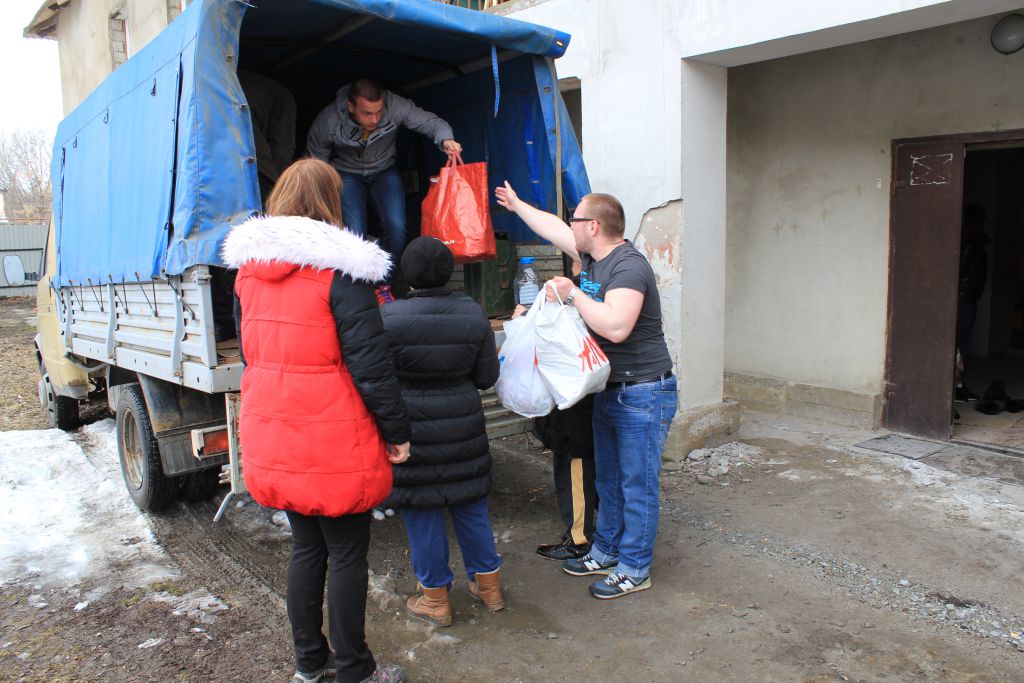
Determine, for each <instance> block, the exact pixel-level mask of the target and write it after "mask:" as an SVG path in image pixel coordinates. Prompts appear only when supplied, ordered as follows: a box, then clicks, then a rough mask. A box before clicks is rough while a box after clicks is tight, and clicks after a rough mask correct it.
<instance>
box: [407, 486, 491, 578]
mask: <svg viewBox="0 0 1024 683" xmlns="http://www.w3.org/2000/svg"><path fill="white" fill-rule="evenodd" d="M445 510H448V513H449V514H450V515H451V516H452V526H453V527H455V538H457V539H458V541H459V548H460V549H461V550H462V562H463V564H465V566H466V575H467V576H469V580H470V581H473V580H474V577H475V576H476V574H477V572H479V573H481V574H489V573H490V572H493V571H495V570H496V569H498V567H500V566H501V558H500V557H499V556H498V552H497V550H495V547H494V532H493V531H491V519H490V517H489V515H488V512H487V498H486V497H484V498H481V499H480V500H478V501H475V502H472V503H463V504H461V505H448V506H447V507H440V508H430V509H427V510H413V509H403V510H402V521H403V522H404V523H405V533H406V534H407V535H408V536H409V555H410V558H411V559H412V570H413V572H414V573H415V574H416V578H417V579H418V580H419V582H420V584H421V585H422V586H424V587H425V588H440V587H441V586H448V585H450V584H451V582H452V579H453V576H452V570H451V567H449V566H448V530H447V528H446V527H445V522H444V511H445Z"/></svg>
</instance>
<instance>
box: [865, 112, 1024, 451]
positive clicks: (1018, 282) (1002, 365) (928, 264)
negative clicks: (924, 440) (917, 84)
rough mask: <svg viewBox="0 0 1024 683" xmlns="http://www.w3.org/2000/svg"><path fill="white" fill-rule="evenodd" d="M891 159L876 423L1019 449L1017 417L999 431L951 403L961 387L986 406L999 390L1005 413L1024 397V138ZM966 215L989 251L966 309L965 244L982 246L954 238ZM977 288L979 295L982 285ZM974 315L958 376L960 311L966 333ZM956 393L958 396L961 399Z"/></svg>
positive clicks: (911, 151)
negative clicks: (968, 317)
mask: <svg viewBox="0 0 1024 683" xmlns="http://www.w3.org/2000/svg"><path fill="white" fill-rule="evenodd" d="M892 150H893V181H892V200H891V217H892V218H891V220H892V224H891V241H890V271H889V272H890V277H889V311H888V329H887V353H886V368H885V375H886V376H885V393H884V396H883V402H884V403H883V418H882V419H883V424H884V425H885V426H886V427H888V428H890V429H893V430H895V431H900V432H904V433H908V434H915V435H919V436H925V437H931V438H938V439H949V438H953V439H957V440H961V439H962V440H967V441H970V442H972V443H981V444H986V445H994V446H998V447H1003V448H1016V447H1018V446H1019V447H1021V448H1022V449H1024V412H1021V413H1020V414H1017V413H1007V415H1013V416H1015V417H1013V418H1010V417H1005V416H1004V417H1003V418H1002V420H1003V422H1000V423H999V425H998V426H996V425H995V423H994V422H992V421H991V420H990V418H991V417H992V416H989V415H986V414H985V413H982V412H978V411H977V410H976V403H977V402H975V401H970V402H956V403H955V402H954V398H955V396H954V388H955V385H956V383H957V380H958V379H960V380H962V381H963V384H964V385H965V386H966V387H968V388H970V387H971V384H972V383H974V384H975V385H976V386H977V388H976V389H974V391H977V392H978V393H979V394H982V395H983V394H984V392H985V390H986V389H988V388H989V385H990V384H991V383H992V382H993V380H997V379H999V380H1003V381H1004V385H1003V386H1005V387H1006V390H1005V392H1004V393H1000V394H999V399H1000V400H1002V402H1003V406H1002V407H1003V408H1004V410H1003V411H1001V412H1004V413H1005V412H1006V411H1005V407H1006V404H1007V400H1008V399H1010V398H1015V397H1014V396H1013V393H1014V392H1017V393H1018V394H1019V395H1020V396H1021V398H1024V201H1022V199H1021V197H1022V196H1024V193H1022V192H1021V185H1022V183H1024V131H1007V132H1003V133H985V134H968V135H952V136H943V137H938V138H927V139H913V140H896V141H894V142H893V147H892ZM967 206H971V207H972V208H971V210H970V213H972V214H974V215H975V216H977V213H978V211H979V210H980V211H982V212H983V214H984V218H983V219H982V221H981V223H980V230H981V233H980V234H983V235H984V237H983V238H982V239H983V240H987V243H985V244H984V245H983V248H982V252H983V256H982V261H983V263H982V267H983V268H984V271H985V272H984V273H983V274H982V279H981V280H980V282H981V288H982V289H981V291H980V292H978V291H975V293H974V295H973V298H970V304H969V305H967V306H965V305H964V304H963V299H964V295H963V289H964V288H963V282H962V281H961V278H960V275H961V256H962V255H964V256H968V255H969V254H970V253H971V250H968V249H967V248H966V245H967V244H968V243H972V244H974V245H975V246H977V242H976V239H977V235H975V238H974V241H962V239H961V238H962V236H963V235H964V229H963V226H964V215H965V207H967ZM977 222H978V221H975V223H977ZM973 251H974V253H975V256H976V253H977V249H974V250H973ZM975 260H977V259H975ZM974 280H975V283H976V284H975V286H974V289H975V290H977V289H978V287H977V283H978V282H979V280H978V277H977V275H976V276H975V278H974ZM971 308H975V309H976V312H977V315H976V317H975V321H974V325H973V327H972V329H970V330H969V331H970V334H969V335H968V336H967V337H964V336H963V334H961V337H962V339H969V342H966V343H965V342H964V341H961V344H963V345H964V346H966V347H968V356H967V358H966V363H965V365H964V372H963V376H960V375H958V374H957V370H956V366H955V359H956V348H957V329H958V312H959V313H960V316H961V319H960V321H959V322H960V326H961V333H963V329H962V327H963V322H964V320H963V314H964V312H965V311H967V310H969V309H971ZM1018 361H1019V362H1018ZM956 394H957V395H956V398H964V397H965V396H964V392H963V390H961V391H959V392H956ZM990 394H991V392H990ZM990 398H991V396H990ZM985 405H986V406H988V407H991V405H990V404H985ZM1011 405H1013V404H1011ZM1019 407H1021V408H1024V401H1022V402H1021V405H1020V406H1019ZM976 415H977V416H983V417H977V418H976V417H975V416H976ZM954 418H958V419H954ZM1018 418H1020V420H1018ZM1018 422H1020V425H1019V431H1018V429H1017V427H1018V424H1017V423H1018ZM1011 431H1012V432H1013V433H1012V434H1010V433H1009V432H1011ZM1018 435H1019V438H1018ZM1011 441H1012V442H1013V443H1010V442H1011Z"/></svg>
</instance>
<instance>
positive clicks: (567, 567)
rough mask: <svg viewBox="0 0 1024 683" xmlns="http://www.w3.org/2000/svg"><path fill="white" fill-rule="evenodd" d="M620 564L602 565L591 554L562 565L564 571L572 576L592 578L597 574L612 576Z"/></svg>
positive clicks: (572, 558)
mask: <svg viewBox="0 0 1024 683" xmlns="http://www.w3.org/2000/svg"><path fill="white" fill-rule="evenodd" d="M617 564H618V562H612V563H611V564H601V563H600V562H598V561H597V560H595V559H594V558H593V557H591V556H590V553H587V554H586V555H584V556H583V557H571V558H569V559H568V560H566V561H565V562H563V563H562V571H563V572H565V573H566V574H571V575H572V576H591V575H596V574H610V573H611V571H612V570H613V569H615V565H617Z"/></svg>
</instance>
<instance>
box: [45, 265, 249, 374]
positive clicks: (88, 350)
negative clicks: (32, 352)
mask: <svg viewBox="0 0 1024 683" xmlns="http://www.w3.org/2000/svg"><path fill="white" fill-rule="evenodd" d="M210 283H211V276H210V272H209V269H208V268H207V267H206V266H194V267H192V268H190V269H188V270H187V271H186V272H185V273H184V274H183V275H181V276H174V277H169V278H167V279H163V280H154V281H151V282H139V283H112V284H103V285H92V284H85V285H70V286H67V287H62V288H60V289H59V290H58V291H57V294H58V296H57V300H58V302H59V307H60V309H61V310H59V311H58V314H59V316H60V319H61V323H62V334H63V337H64V343H65V348H66V349H67V350H68V351H69V352H70V353H72V354H74V355H76V356H79V357H82V358H86V359H90V360H94V361H102V362H104V363H110V364H112V365H116V366H117V367H121V368H125V369H127V370H134V371H136V372H140V373H142V374H145V375H149V376H151V377H156V378H159V379H162V380H166V381H168V382H173V383H175V384H180V385H182V386H185V387H189V388H191V389H197V390H199V391H203V392H206V393H221V392H225V391H238V389H239V387H240V385H241V380H242V363H241V358H240V356H239V351H238V341H237V340H235V339H232V340H230V341H225V342H220V343H218V342H217V341H216V340H215V338H214V322H213V320H214V318H213V303H212V299H211V287H210Z"/></svg>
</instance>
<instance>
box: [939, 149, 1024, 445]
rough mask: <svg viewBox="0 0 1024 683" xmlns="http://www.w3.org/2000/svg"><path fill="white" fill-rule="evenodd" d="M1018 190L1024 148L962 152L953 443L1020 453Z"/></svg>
mask: <svg viewBox="0 0 1024 683" xmlns="http://www.w3.org/2000/svg"><path fill="white" fill-rule="evenodd" d="M1022 190H1024V147H1020V146H1011V147H1006V146H1003V145H996V146H995V148H993V146H991V145H980V146H977V147H968V148H967V154H966V157H965V161H964V206H965V212H964V228H963V233H962V236H961V258H960V260H961V264H962V265H961V273H960V290H961V291H960V296H959V301H958V305H959V313H958V316H957V320H958V334H957V336H958V338H960V341H959V342H958V346H961V347H962V348H961V352H962V353H963V366H964V367H963V373H962V376H961V380H962V386H961V388H960V389H959V390H957V391H956V392H955V393H956V398H957V399H959V400H958V401H957V404H956V411H957V415H958V418H957V419H956V420H955V421H954V425H953V439H955V440H957V441H966V442H970V443H980V444H988V445H993V446H999V447H1004V448H1011V449H1015V450H1024V400H1019V399H1024V192H1022ZM979 226H980V227H979ZM981 263H984V264H985V268H984V269H979V268H978V267H977V266H978V265H980V264H981ZM972 264H973V265H972ZM965 271H966V272H965ZM971 317H974V324H973V326H971V325H970V319H971ZM964 352H966V353H964ZM1018 397H1019V398H1018ZM1015 399H1017V400H1015Z"/></svg>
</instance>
